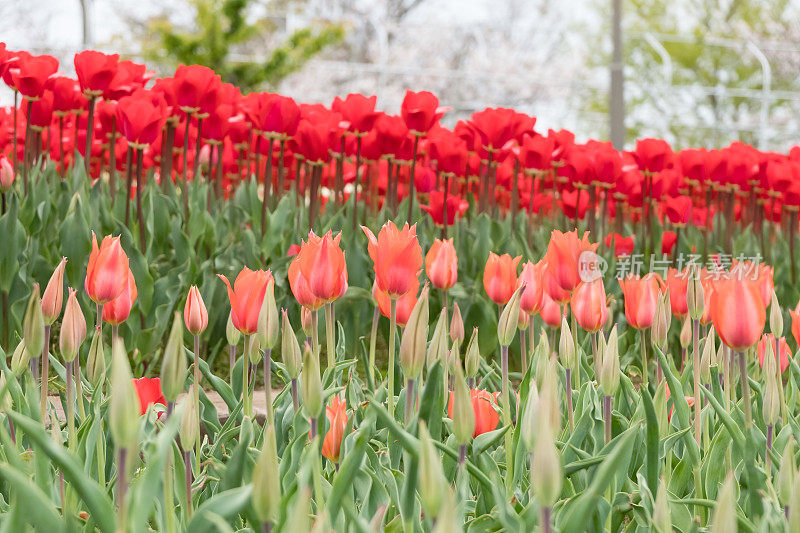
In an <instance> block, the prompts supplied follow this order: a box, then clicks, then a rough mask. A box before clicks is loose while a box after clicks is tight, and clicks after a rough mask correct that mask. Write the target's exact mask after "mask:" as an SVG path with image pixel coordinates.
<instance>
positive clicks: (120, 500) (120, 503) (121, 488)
mask: <svg viewBox="0 0 800 533" xmlns="http://www.w3.org/2000/svg"><path fill="white" fill-rule="evenodd" d="M127 492H128V449H127V448H125V447H120V448H119V450H117V522H118V524H119V527H120V530H121V531H126V530H127V529H128V528H127V527H125V522H126V521H127V520H126V515H125V512H126V509H125V496H126V494H127Z"/></svg>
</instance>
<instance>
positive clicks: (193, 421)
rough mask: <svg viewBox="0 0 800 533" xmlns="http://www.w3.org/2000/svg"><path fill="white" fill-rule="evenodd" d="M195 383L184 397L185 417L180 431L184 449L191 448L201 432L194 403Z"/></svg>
mask: <svg viewBox="0 0 800 533" xmlns="http://www.w3.org/2000/svg"><path fill="white" fill-rule="evenodd" d="M194 387H195V386H194V384H192V385H189V392H188V394H187V395H186V396H184V397H183V400H181V403H182V404H183V408H182V411H183V417H182V418H181V428H180V431H179V433H178V434H179V436H180V441H181V446H183V449H184V450H191V449H192V446H194V444H195V442H196V441H197V437H198V435H199V434H200V427H199V424H200V421H199V420H198V418H197V410H196V409H195V404H194Z"/></svg>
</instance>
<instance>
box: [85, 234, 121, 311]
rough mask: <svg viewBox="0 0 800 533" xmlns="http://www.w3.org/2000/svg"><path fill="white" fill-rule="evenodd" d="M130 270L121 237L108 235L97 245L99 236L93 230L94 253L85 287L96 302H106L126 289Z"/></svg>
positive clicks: (90, 257) (87, 271)
mask: <svg viewBox="0 0 800 533" xmlns="http://www.w3.org/2000/svg"><path fill="white" fill-rule="evenodd" d="M127 272H128V256H127V255H125V251H124V250H123V249H122V244H120V241H119V237H112V236H111V235H106V236H105V237H103V241H102V242H101V243H100V247H99V248H98V246H97V237H96V236H95V234H94V232H92V253H91V254H90V255H89V264H88V266H87V267H86V281H85V283H84V288H85V289H86V294H88V295H89V298H91V299H92V300H93V301H94V302H95V303H97V304H101V305H102V304H106V303H108V302H110V301H111V300H113V299H114V298H116V297H117V296H119V295H120V293H122V291H123V290H124V289H125V286H126V281H127Z"/></svg>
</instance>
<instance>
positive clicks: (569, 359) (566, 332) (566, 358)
mask: <svg viewBox="0 0 800 533" xmlns="http://www.w3.org/2000/svg"><path fill="white" fill-rule="evenodd" d="M558 356H559V357H560V358H561V364H563V365H564V368H568V369H569V370H575V369H576V368H577V366H578V358H577V354H576V352H575V341H574V340H573V339H572V331H570V329H569V325H568V324H567V319H566V317H562V318H561V337H559V339H558Z"/></svg>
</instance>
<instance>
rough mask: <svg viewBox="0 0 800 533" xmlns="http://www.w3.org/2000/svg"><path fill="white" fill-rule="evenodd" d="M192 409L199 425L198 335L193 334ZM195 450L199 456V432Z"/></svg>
mask: <svg viewBox="0 0 800 533" xmlns="http://www.w3.org/2000/svg"><path fill="white" fill-rule="evenodd" d="M193 401H194V410H195V412H196V413H197V427H200V335H194V399H193ZM195 446H196V448H197V449H196V451H195V453H196V454H197V456H198V457H200V432H199V431H198V432H197V440H196V441H195Z"/></svg>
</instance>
